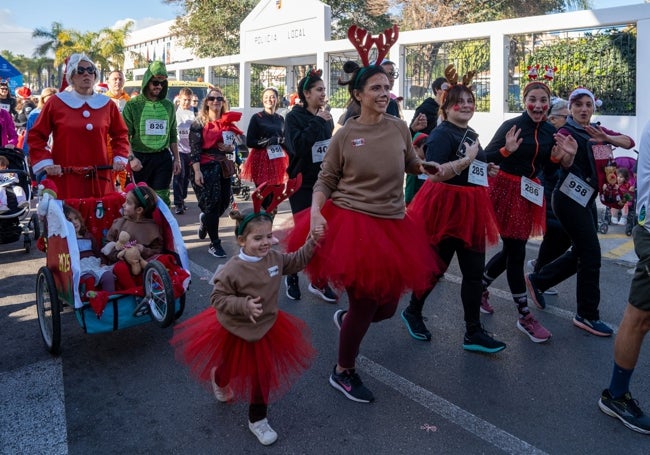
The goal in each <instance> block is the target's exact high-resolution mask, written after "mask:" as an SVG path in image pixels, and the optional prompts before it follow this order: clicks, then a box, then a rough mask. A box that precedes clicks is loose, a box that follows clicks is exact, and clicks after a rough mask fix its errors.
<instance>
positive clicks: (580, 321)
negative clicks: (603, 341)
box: [573, 314, 614, 337]
mask: <svg viewBox="0 0 650 455" xmlns="http://www.w3.org/2000/svg"><path fill="white" fill-rule="evenodd" d="M573 325H575V326H576V327H579V328H581V329H582V330H586V331H587V332H589V333H591V334H593V335H597V336H599V337H610V336H612V333H614V331H613V330H612V328H611V327H610V326H608V325H607V324H605V323H604V322H603V321H601V320H600V319H587V318H583V317H580V316H578V315H577V314H576V315H575V317H574V318H573Z"/></svg>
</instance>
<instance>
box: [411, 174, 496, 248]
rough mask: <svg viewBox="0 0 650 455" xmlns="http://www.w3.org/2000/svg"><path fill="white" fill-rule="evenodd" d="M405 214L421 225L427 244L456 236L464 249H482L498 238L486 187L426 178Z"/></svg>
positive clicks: (434, 243) (433, 243)
mask: <svg viewBox="0 0 650 455" xmlns="http://www.w3.org/2000/svg"><path fill="white" fill-rule="evenodd" d="M406 214H407V216H408V217H409V218H412V219H413V220H414V221H415V222H416V223H418V224H420V225H423V226H424V228H425V229H426V233H427V235H428V238H429V242H430V243H431V245H434V246H435V245H438V244H439V243H440V242H441V241H442V240H444V239H446V238H456V239H460V240H462V241H463V242H464V243H465V248H467V249H470V250H474V251H482V252H484V251H485V249H486V245H494V244H496V243H497V241H498V239H499V230H498V227H497V223H496V218H495V216H494V212H493V210H492V204H491V203H490V197H489V196H488V192H487V189H486V188H485V187H482V186H460V185H449V184H447V183H434V182H431V181H429V180H427V181H426V182H425V183H424V185H423V186H422V188H420V191H418V193H417V194H416V195H415V198H414V199H413V201H411V203H410V204H409V206H408V209H407V210H406Z"/></svg>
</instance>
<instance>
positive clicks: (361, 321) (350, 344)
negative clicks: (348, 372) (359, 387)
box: [338, 289, 399, 369]
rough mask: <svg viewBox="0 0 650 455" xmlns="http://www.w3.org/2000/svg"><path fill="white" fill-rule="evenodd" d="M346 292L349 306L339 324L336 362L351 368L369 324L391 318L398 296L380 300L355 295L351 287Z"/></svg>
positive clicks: (395, 308) (343, 366)
mask: <svg viewBox="0 0 650 455" xmlns="http://www.w3.org/2000/svg"><path fill="white" fill-rule="evenodd" d="M347 292H348V299H349V301H350V307H349V309H348V312H347V313H346V314H345V318H343V324H342V325H341V334H340V335H339V361H338V363H339V366H340V367H341V368H345V369H352V368H354V366H355V361H356V358H357V356H358V355H359V346H360V345H361V341H362V340H363V337H364V336H365V335H366V332H367V331H368V328H369V327H370V324H371V323H373V322H379V321H383V320H384V319H389V318H391V317H392V316H393V315H394V314H395V311H396V310H397V305H398V303H399V297H398V298H391V299H390V300H388V299H387V300H385V301H380V300H377V298H376V297H360V296H358V295H356V296H355V291H354V290H353V289H347Z"/></svg>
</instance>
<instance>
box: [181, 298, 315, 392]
mask: <svg viewBox="0 0 650 455" xmlns="http://www.w3.org/2000/svg"><path fill="white" fill-rule="evenodd" d="M170 343H171V345H172V346H174V348H175V350H176V359H177V360H178V361H179V362H181V363H184V364H185V365H187V366H188V367H189V369H190V372H191V373H192V376H194V377H195V378H196V379H198V380H199V381H200V382H202V383H204V384H205V385H206V386H208V387H211V385H210V370H212V368H213V367H216V368H217V371H218V376H219V378H218V380H219V384H223V385H225V384H226V383H227V384H228V385H229V386H230V387H231V388H232V390H233V393H234V395H235V400H238V401H244V402H248V403H251V402H253V398H254V395H255V394H256V391H261V393H262V395H263V396H264V397H267V400H268V402H271V401H275V400H277V399H278V398H280V397H281V396H282V395H284V394H285V393H286V392H288V391H289V389H290V388H291V385H293V384H294V383H295V382H296V381H297V380H298V378H299V377H300V376H301V375H302V374H303V373H304V372H305V371H306V370H307V369H309V367H310V366H311V364H312V362H313V360H314V358H315V357H316V351H315V350H314V348H313V346H312V345H311V335H310V331H309V328H308V327H307V325H306V324H305V323H304V322H303V321H301V320H300V319H298V318H296V317H294V316H292V315H290V314H288V313H285V312H283V311H279V312H278V318H277V320H276V321H275V324H273V327H271V329H270V330H269V331H268V332H267V333H266V334H265V335H264V337H263V338H262V339H261V340H259V341H255V342H251V341H246V340H244V339H243V338H240V337H238V336H236V335H233V334H232V333H230V332H229V331H228V330H226V329H225V328H223V326H222V325H221V324H220V323H219V321H218V320H217V314H216V310H215V309H214V308H208V309H206V310H204V311H202V312H201V313H199V314H197V315H196V316H194V317H192V318H190V319H188V320H186V321H184V322H182V323H180V324H177V325H176V326H175V327H174V336H173V338H172V339H171V341H170ZM258 393H259V392H258Z"/></svg>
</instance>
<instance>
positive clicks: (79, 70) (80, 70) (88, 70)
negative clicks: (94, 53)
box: [77, 66, 95, 76]
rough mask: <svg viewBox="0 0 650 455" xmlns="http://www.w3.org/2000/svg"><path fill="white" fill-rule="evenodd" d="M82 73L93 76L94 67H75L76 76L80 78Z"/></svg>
mask: <svg viewBox="0 0 650 455" xmlns="http://www.w3.org/2000/svg"><path fill="white" fill-rule="evenodd" d="M83 73H88V74H90V75H91V76H92V75H93V74H95V67H94V66H87V67H84V66H78V67H77V74H78V75H80V76H81V75H82V74H83Z"/></svg>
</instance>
